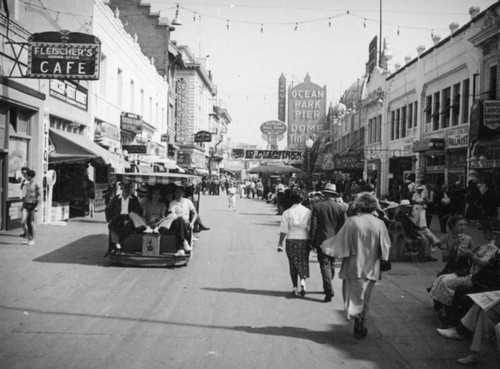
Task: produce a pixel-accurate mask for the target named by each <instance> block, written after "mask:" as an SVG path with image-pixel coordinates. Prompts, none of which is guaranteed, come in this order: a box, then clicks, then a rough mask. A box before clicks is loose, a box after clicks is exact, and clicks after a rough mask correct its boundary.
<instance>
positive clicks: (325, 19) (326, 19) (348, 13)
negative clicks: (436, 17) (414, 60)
mask: <svg viewBox="0 0 500 369" xmlns="http://www.w3.org/2000/svg"><path fill="white" fill-rule="evenodd" d="M179 8H180V9H183V10H185V11H187V12H191V13H193V14H196V15H199V16H201V15H203V16H204V17H207V18H213V19H218V20H221V21H223V22H225V23H226V25H227V23H228V22H230V23H233V24H248V25H257V26H260V27H261V30H262V29H263V28H264V26H294V27H298V26H299V25H301V24H310V23H319V22H327V23H328V25H329V26H331V21H332V19H335V18H340V17H344V16H351V17H355V18H360V19H362V21H363V24H364V25H366V23H367V22H372V23H376V24H379V23H380V22H379V20H378V19H375V18H370V17H366V16H364V15H360V14H358V13H353V12H352V11H350V10H343V11H341V12H340V13H338V14H334V15H328V16H326V17H320V18H312V19H306V20H301V21H286V22H260V21H248V20H236V19H230V18H227V17H222V16H218V15H214V14H208V13H201V12H199V11H194V10H192V9H189V8H186V7H184V6H182V5H179ZM382 24H383V25H384V26H391V27H394V28H395V29H398V28H399V29H412V30H418V31H436V30H440V31H445V30H447V28H436V27H434V28H429V27H419V26H402V25H400V24H395V23H389V22H382ZM294 29H295V28H294Z"/></svg>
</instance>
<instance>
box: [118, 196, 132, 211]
mask: <svg viewBox="0 0 500 369" xmlns="http://www.w3.org/2000/svg"><path fill="white" fill-rule="evenodd" d="M120 197H121V199H122V211H121V213H120V214H128V203H129V200H130V196H128V197H127V198H126V199H124V198H123V196H121V195H120Z"/></svg>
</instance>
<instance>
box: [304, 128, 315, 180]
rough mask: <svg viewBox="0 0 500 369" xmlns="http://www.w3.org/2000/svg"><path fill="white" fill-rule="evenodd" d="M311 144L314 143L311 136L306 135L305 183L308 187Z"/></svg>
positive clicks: (310, 170)
mask: <svg viewBox="0 0 500 369" xmlns="http://www.w3.org/2000/svg"><path fill="white" fill-rule="evenodd" d="M313 145H314V140H313V139H312V138H311V137H308V138H307V140H306V153H307V166H306V185H307V187H309V188H310V186H311V175H312V170H313V166H312V163H311V156H312V155H311V154H312V147H313Z"/></svg>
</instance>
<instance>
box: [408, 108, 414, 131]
mask: <svg viewBox="0 0 500 369" xmlns="http://www.w3.org/2000/svg"><path fill="white" fill-rule="evenodd" d="M412 128H413V104H409V105H408V129H412Z"/></svg>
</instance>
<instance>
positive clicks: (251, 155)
mask: <svg viewBox="0 0 500 369" xmlns="http://www.w3.org/2000/svg"><path fill="white" fill-rule="evenodd" d="M303 155H304V152H303V151H298V150H297V151H290V150H251V149H247V150H246V149H232V150H231V159H233V160H241V159H243V160H289V161H302V159H303Z"/></svg>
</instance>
